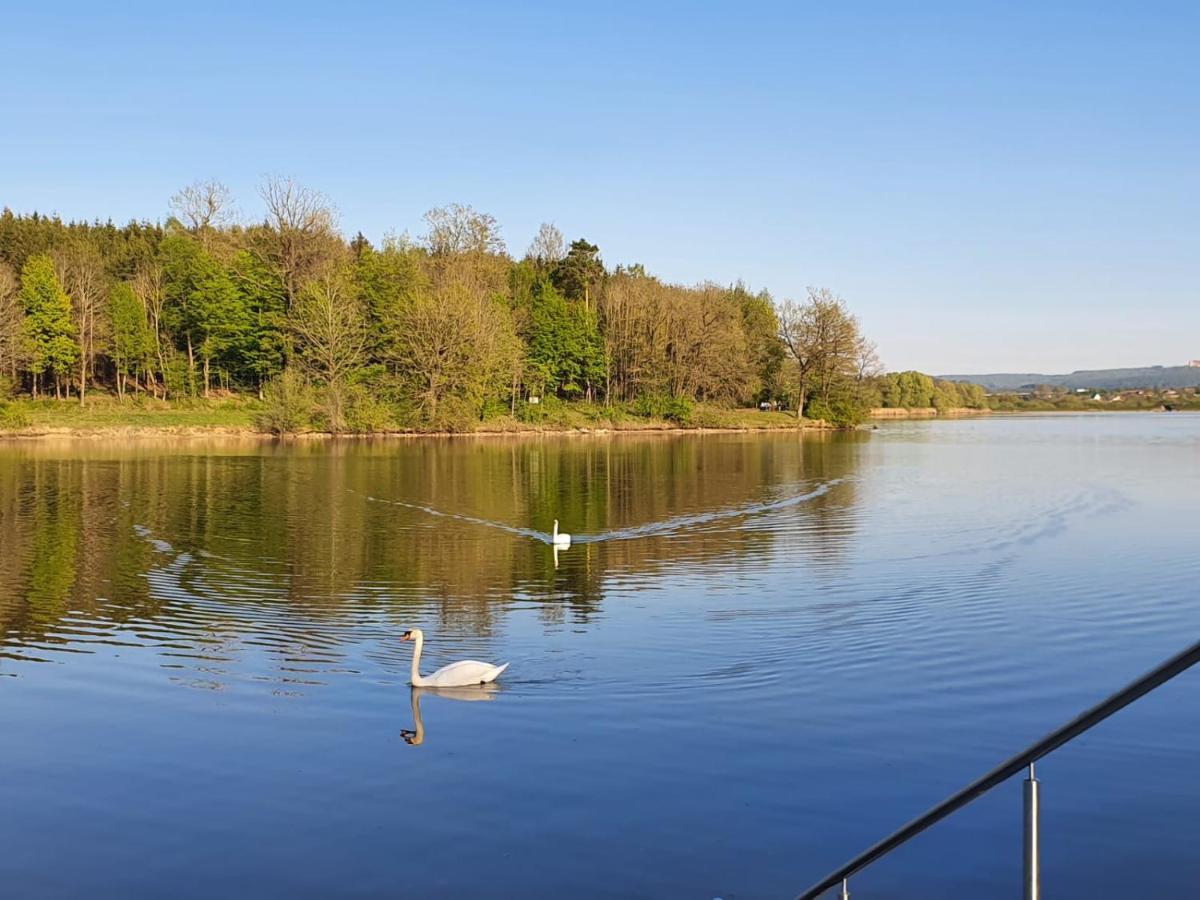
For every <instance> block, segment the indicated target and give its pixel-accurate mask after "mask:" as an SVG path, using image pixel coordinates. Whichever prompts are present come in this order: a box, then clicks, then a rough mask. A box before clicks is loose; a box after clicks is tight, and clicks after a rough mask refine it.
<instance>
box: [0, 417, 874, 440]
mask: <svg viewBox="0 0 1200 900" xmlns="http://www.w3.org/2000/svg"><path fill="white" fill-rule="evenodd" d="M837 430H852V429H837V428H835V427H833V426H830V425H827V424H825V423H824V422H821V421H811V420H805V421H801V422H798V423H796V424H793V425H790V426H789V425H780V424H763V425H761V426H757V427H753V426H741V427H735V426H688V425H664V424H662V423H659V422H651V423H646V424H645V425H629V426H621V427H619V428H613V427H609V426H597V427H595V428H580V427H564V428H507V429H506V428H480V429H478V430H474V431H412V430H410V431H373V432H339V433H336V434H335V433H334V432H330V431H306V432H298V433H294V434H273V433H271V432H267V431H258V430H256V429H254V428H239V427H229V426H224V425H212V426H204V425H189V426H171V425H161V426H159V425H125V426H120V425H118V426H105V427H95V428H57V427H55V428H42V429H32V428H24V429H20V430H14V431H0V443H3V442H13V443H23V442H36V441H49V440H105V439H108V440H115V439H132V440H138V439H165V438H170V439H176V440H183V441H186V440H198V439H205V438H230V439H241V440H247V441H254V442H259V443H263V442H273V441H278V442H283V443H291V442H295V443H303V442H306V441H333V440H354V441H361V440H395V439H401V440H415V439H421V438H474V437H480V438H499V437H547V436H552V437H564V436H566V437H572V436H578V437H594V436H606V437H613V436H619V435H626V434H629V435H648V434H649V435H665V436H675V435H685V434H766V433H771V432H781V433H796V432H830V431H837Z"/></svg>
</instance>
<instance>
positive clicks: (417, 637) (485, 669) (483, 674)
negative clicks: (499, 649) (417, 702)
mask: <svg viewBox="0 0 1200 900" xmlns="http://www.w3.org/2000/svg"><path fill="white" fill-rule="evenodd" d="M400 640H402V641H415V642H416V644H417V645H416V646H415V647H413V658H412V684H413V687H465V686H466V685H468V684H488V683H489V682H492V681H495V680H496V679H497V678H499V677H500V673H501V672H503V671H504V670H505V669H507V668H508V663H505V664H504V665H502V666H493V665H492V664H491V663H485V662H476V661H475V660H473V659H464V660H462V661H461V662H456V663H450V665H448V666H442V668H440V669H438V670H437V671H436V672H434V673H433V674H432V675H429V676H424V675H422V674H421V673H420V671H419V670H418V666H420V664H421V648H422V647H424V646H425V634H424V632H422V631H421V629H420V628H414V629H412V630H411V631H406V632H404V635H403V636H402V637H401V638H400Z"/></svg>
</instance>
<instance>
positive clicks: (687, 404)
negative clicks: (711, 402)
mask: <svg viewBox="0 0 1200 900" xmlns="http://www.w3.org/2000/svg"><path fill="white" fill-rule="evenodd" d="M693 406H694V404H693V403H692V401H691V400H688V399H687V398H686V397H672V396H671V395H670V394H643V395H642V396H640V397H638V398H637V399H636V400H634V401H633V412H634V414H635V415H638V416H642V417H643V418H647V419H666V420H668V421H670V422H686V421H687V419H688V417H689V416H690V415H691V414H692V408H693Z"/></svg>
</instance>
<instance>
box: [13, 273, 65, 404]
mask: <svg viewBox="0 0 1200 900" xmlns="http://www.w3.org/2000/svg"><path fill="white" fill-rule="evenodd" d="M21 301H22V303H23V304H24V306H25V321H24V336H23V337H24V345H25V352H26V355H27V357H28V359H29V368H30V371H31V372H32V374H33V393H34V396H35V397H36V396H37V394H38V388H39V387H40V384H41V380H42V378H43V376H44V375H45V374H46V373H50V374H51V375H53V376H54V395H55V396H56V397H57V396H60V395H61V390H62V381H63V379H64V378H66V377H67V376H68V375H69V374H70V372H71V369H72V367H73V366H74V365H75V363H76V361H77V360H78V359H79V347H78V345H77V344H76V332H75V325H74V323H73V322H72V320H71V298H70V297H68V296H67V292H66V291H65V290H63V286H62V282H60V281H59V280H58V275H57V273H56V272H55V271H54V260H53V259H51V258H50V257H49V256H48V255H46V254H41V255H38V256H32V257H30V258H29V260H28V262H26V263H25V267H24V268H23V269H22V270H21Z"/></svg>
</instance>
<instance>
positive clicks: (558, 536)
mask: <svg viewBox="0 0 1200 900" xmlns="http://www.w3.org/2000/svg"><path fill="white" fill-rule="evenodd" d="M550 543H552V544H553V545H554V546H555V547H570V546H571V536H570V535H569V534H566V533H565V532H561V531H559V530H558V519H555V520H554V534H552V535H551V536H550Z"/></svg>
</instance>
